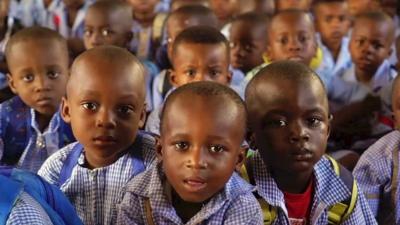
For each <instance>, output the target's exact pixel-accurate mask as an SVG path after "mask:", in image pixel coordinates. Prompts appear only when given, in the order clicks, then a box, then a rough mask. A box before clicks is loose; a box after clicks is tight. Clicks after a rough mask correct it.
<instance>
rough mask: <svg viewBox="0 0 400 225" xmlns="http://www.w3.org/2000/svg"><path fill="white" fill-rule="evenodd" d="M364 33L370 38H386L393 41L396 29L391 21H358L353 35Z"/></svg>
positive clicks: (363, 19)
mask: <svg viewBox="0 0 400 225" xmlns="http://www.w3.org/2000/svg"><path fill="white" fill-rule="evenodd" d="M359 33H362V34H363V35H367V36H368V37H371V38H374V37H377V38H385V39H388V40H391V41H393V38H394V28H393V27H392V24H391V23H390V21H375V20H372V19H369V18H360V19H357V20H356V21H355V23H354V26H353V31H352V34H353V35H357V34H359Z"/></svg>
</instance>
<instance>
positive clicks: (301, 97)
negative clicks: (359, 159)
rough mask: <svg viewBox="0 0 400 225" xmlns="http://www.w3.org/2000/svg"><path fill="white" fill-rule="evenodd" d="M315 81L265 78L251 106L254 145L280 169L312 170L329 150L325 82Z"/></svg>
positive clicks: (268, 160) (250, 114)
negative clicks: (297, 81)
mask: <svg viewBox="0 0 400 225" xmlns="http://www.w3.org/2000/svg"><path fill="white" fill-rule="evenodd" d="M261 82H262V83H261ZM305 82H306V81H305ZM311 82H312V83H307V84H304V83H303V84H299V83H296V81H290V80H288V79H276V78H272V79H265V80H261V81H260V84H258V85H257V88H256V89H257V92H256V93H255V97H254V98H255V99H253V100H252V103H251V105H248V110H249V117H248V118H249V120H250V121H249V122H250V127H251V132H252V133H251V142H252V145H255V147H256V148H257V149H258V150H259V151H260V154H261V156H262V158H263V160H264V162H265V163H266V164H267V165H268V166H270V167H271V168H273V170H275V171H276V172H281V173H282V172H283V173H292V174H293V173H296V174H298V173H302V172H305V173H310V172H311V171H312V169H313V166H314V165H315V164H316V163H317V162H318V160H319V159H320V158H321V156H322V155H323V154H324V152H325V148H326V144H327V140H328V135H329V119H328V102H327V100H326V97H325V93H324V92H323V87H322V85H321V83H320V82H319V81H317V80H313V81H311ZM246 101H247V99H246Z"/></svg>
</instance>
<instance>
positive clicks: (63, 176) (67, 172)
mask: <svg viewBox="0 0 400 225" xmlns="http://www.w3.org/2000/svg"><path fill="white" fill-rule="evenodd" d="M82 152H83V146H82V145H81V144H80V143H76V144H75V146H74V147H73V148H72V151H71V152H70V153H69V155H68V156H67V159H66V160H65V162H64V164H63V165H62V168H61V171H60V177H59V178H58V187H61V186H62V185H63V184H64V183H65V182H66V181H67V180H68V179H69V178H70V177H71V174H72V170H73V169H74V167H75V165H76V164H77V163H78V159H79V156H80V155H81V153H82Z"/></svg>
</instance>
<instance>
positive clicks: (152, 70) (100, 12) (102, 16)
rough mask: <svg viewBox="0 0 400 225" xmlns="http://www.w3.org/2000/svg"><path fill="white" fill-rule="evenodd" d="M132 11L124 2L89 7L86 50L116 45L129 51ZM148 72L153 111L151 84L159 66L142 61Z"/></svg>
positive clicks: (148, 94)
mask: <svg viewBox="0 0 400 225" xmlns="http://www.w3.org/2000/svg"><path fill="white" fill-rule="evenodd" d="M131 18H132V10H131V9H130V7H129V4H128V3H126V2H124V1H104V0H102V1H97V2H95V3H93V4H92V5H90V6H89V8H88V11H87V13H86V17H85V35H84V37H83V41H84V44H85V48H86V49H91V48H93V47H96V46H102V45H115V46H118V47H121V48H126V49H129V43H130V41H131V40H132V31H131V29H132V20H131ZM141 62H142V63H143V64H144V65H145V66H146V69H147V71H148V73H147V75H146V107H147V108H146V110H147V111H148V112H150V111H151V110H152V109H153V104H152V98H151V84H152V82H153V78H154V77H155V76H156V75H157V74H158V73H159V70H158V68H157V66H156V65H155V64H154V63H152V62H150V61H147V60H142V61H141Z"/></svg>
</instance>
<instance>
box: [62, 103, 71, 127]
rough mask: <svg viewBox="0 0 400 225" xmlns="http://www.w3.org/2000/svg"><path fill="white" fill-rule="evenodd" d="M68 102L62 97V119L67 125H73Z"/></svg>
mask: <svg viewBox="0 0 400 225" xmlns="http://www.w3.org/2000/svg"><path fill="white" fill-rule="evenodd" d="M69 111H70V110H69V106H68V101H67V99H66V97H62V99H61V117H62V118H63V120H64V121H65V122H66V123H71V116H70V112H69Z"/></svg>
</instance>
